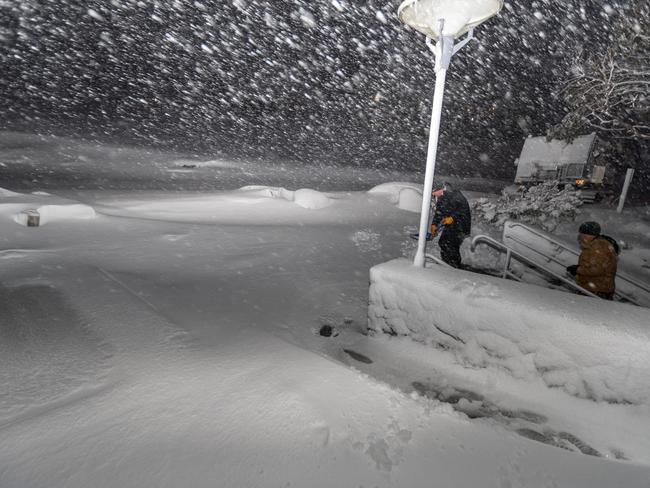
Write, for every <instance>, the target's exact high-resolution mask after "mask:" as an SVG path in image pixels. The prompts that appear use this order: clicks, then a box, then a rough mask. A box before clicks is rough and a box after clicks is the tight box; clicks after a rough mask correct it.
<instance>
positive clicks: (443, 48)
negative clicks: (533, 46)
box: [397, 0, 503, 268]
mask: <svg viewBox="0 0 650 488" xmlns="http://www.w3.org/2000/svg"><path fill="white" fill-rule="evenodd" d="M502 6H503V0H405V1H404V2H402V4H401V5H400V6H399V9H398V10H397V15H398V16H399V18H400V20H401V21H402V22H404V23H405V24H407V25H409V26H411V27H412V28H413V29H415V30H417V31H419V32H422V33H423V34H425V35H426V36H427V46H429V49H431V51H432V52H433V54H434V56H435V58H436V67H435V71H436V88H435V91H434V94H433V107H432V109H431V127H430V129H429V148H428V150H427V166H426V172H425V176H424V189H423V192H422V212H421V214H420V232H419V235H418V250H417V252H416V254H415V260H414V262H413V264H414V265H415V266H420V267H422V268H423V267H424V254H425V249H426V244H427V241H426V235H427V232H428V230H429V229H428V227H429V210H430V208H431V191H432V189H433V175H434V172H435V167H436V153H437V152H438V134H439V132H440V115H441V113H442V98H443V95H444V91H445V77H446V75H447V68H448V67H449V63H450V61H451V57H452V56H453V55H454V54H455V53H457V52H458V51H459V50H460V48H462V47H463V46H464V45H465V44H467V43H468V42H469V41H470V40H471V39H472V37H473V31H474V27H476V26H477V25H479V24H480V23H481V22H484V21H486V20H487V19H489V18H490V17H492V16H493V15H496V14H497V13H498V12H499V10H501V7H502ZM465 33H467V37H465V39H463V40H462V41H460V42H459V43H458V44H455V45H454V40H455V39H457V38H458V37H460V36H462V35H463V34H465ZM433 41H436V42H435V45H434V44H433Z"/></svg>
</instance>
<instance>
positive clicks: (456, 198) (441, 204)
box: [431, 183, 472, 268]
mask: <svg viewBox="0 0 650 488" xmlns="http://www.w3.org/2000/svg"><path fill="white" fill-rule="evenodd" d="M431 195H432V196H433V197H435V199H436V211H435V213H434V214H433V220H432V221H431V234H432V235H433V236H435V235H436V231H438V230H440V231H441V234H440V240H439V241H438V245H439V246H440V257H441V258H442V260H443V261H444V262H445V263H447V264H449V265H450V266H453V267H454V268H460V267H461V257H460V245H461V244H462V243H463V240H465V238H466V237H468V236H469V235H470V233H471V231H472V215H471V212H470V208H469V203H468V202H467V199H466V198H465V197H464V196H463V194H462V193H461V192H460V191H459V190H456V189H454V188H452V187H451V185H449V183H440V184H438V185H436V186H434V189H433V192H432V193H431Z"/></svg>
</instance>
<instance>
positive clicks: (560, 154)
mask: <svg viewBox="0 0 650 488" xmlns="http://www.w3.org/2000/svg"><path fill="white" fill-rule="evenodd" d="M595 139H596V133H595V132H593V133H591V134H587V135H584V136H578V137H576V138H575V139H574V140H573V141H572V142H567V141H564V140H558V139H552V140H550V141H547V140H546V137H545V136H537V137H529V138H528V139H526V140H525V141H524V147H523V148H522V149H521V155H520V156H519V165H520V166H521V165H527V164H531V163H538V164H540V165H542V166H547V165H550V164H556V163H563V164H566V163H586V162H587V161H588V160H589V154H590V152H591V148H592V146H593V144H594V140H595Z"/></svg>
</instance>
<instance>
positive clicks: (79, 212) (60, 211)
mask: <svg viewBox="0 0 650 488" xmlns="http://www.w3.org/2000/svg"><path fill="white" fill-rule="evenodd" d="M30 210H31V209H30ZM33 210H35V211H36V212H38V215H39V216H40V219H39V224H40V225H45V224H48V223H50V222H56V221H59V220H70V219H93V218H95V215H96V214H95V210H94V209H93V208H92V207H89V206H88V205H82V204H74V205H43V206H41V207H38V208H36V209H33ZM14 221H15V222H17V223H18V224H20V225H25V226H26V225H27V212H25V211H23V212H20V213H18V214H15V215H14Z"/></svg>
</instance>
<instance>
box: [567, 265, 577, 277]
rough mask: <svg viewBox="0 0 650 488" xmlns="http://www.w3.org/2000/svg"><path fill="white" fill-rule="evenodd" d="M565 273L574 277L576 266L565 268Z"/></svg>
mask: <svg viewBox="0 0 650 488" xmlns="http://www.w3.org/2000/svg"><path fill="white" fill-rule="evenodd" d="M566 272H567V273H569V274H570V275H571V276H575V275H576V274H577V273H578V265H577V264H572V265H571V266H567V267H566Z"/></svg>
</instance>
